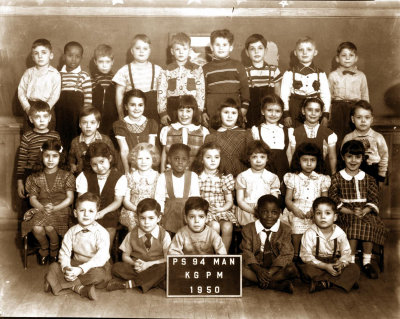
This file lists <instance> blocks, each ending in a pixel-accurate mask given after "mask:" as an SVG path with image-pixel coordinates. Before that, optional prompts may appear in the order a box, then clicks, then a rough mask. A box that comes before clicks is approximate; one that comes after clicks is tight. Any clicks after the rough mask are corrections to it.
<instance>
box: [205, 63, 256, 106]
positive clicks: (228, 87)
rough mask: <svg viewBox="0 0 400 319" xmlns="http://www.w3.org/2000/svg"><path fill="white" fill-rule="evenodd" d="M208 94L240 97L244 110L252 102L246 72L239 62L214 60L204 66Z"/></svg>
mask: <svg viewBox="0 0 400 319" xmlns="http://www.w3.org/2000/svg"><path fill="white" fill-rule="evenodd" d="M203 72H204V77H205V79H206V93H207V94H221V93H223V94H232V95H233V96H235V95H239V96H240V101H241V107H242V108H246V109H247V108H248V106H249V101H250V92H249V85H248V82H247V74H246V70H245V68H244V66H243V64H241V63H240V62H239V61H236V60H232V59H231V58H227V59H222V60H218V59H214V60H212V61H211V62H209V63H207V64H205V65H204V66H203Z"/></svg>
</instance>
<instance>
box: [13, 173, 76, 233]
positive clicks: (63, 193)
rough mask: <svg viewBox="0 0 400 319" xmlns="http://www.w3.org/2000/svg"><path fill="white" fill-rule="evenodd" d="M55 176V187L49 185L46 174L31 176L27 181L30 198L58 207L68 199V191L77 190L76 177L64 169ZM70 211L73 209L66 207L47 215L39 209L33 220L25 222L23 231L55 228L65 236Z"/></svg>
mask: <svg viewBox="0 0 400 319" xmlns="http://www.w3.org/2000/svg"><path fill="white" fill-rule="evenodd" d="M55 174H56V177H55V179H54V183H53V185H49V184H48V182H47V179H46V174H45V173H44V172H40V173H37V174H32V175H30V176H29V177H28V179H27V181H26V190H27V192H28V196H29V197H31V196H36V198H37V200H38V201H39V202H40V203H41V204H42V205H46V204H49V203H52V204H53V205H58V204H59V203H61V202H62V201H63V200H64V199H65V198H67V191H74V190H75V177H74V175H72V174H71V173H70V172H67V171H64V170H62V169H59V170H58V171H57V173H55ZM70 211H71V208H70V207H66V208H63V209H60V210H58V211H55V212H52V213H51V214H46V213H45V212H44V210H39V209H37V210H35V214H34V215H33V217H32V219H30V220H29V221H24V222H23V225H22V226H21V227H22V231H23V233H28V232H30V231H31V230H32V227H33V226H53V227H54V229H55V230H56V232H57V233H58V234H59V235H61V236H63V235H64V234H65V233H66V232H67V230H68V220H69V216H70Z"/></svg>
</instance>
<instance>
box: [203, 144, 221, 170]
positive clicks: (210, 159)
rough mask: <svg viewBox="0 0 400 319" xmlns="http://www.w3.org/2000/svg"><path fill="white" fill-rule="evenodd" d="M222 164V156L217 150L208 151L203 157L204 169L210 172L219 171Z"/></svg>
mask: <svg viewBox="0 0 400 319" xmlns="http://www.w3.org/2000/svg"><path fill="white" fill-rule="evenodd" d="M220 162H221V154H220V152H219V150H217V149H208V150H207V151H205V153H204V155H203V163H204V167H205V168H206V169H208V170H210V171H214V170H217V169H218V167H219V163H220Z"/></svg>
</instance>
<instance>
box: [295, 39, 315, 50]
mask: <svg viewBox="0 0 400 319" xmlns="http://www.w3.org/2000/svg"><path fill="white" fill-rule="evenodd" d="M302 43H311V44H312V45H313V46H314V47H315V48H316V47H317V44H316V42H315V40H314V39H313V38H311V37H309V36H305V37H301V38H300V39H298V40H297V41H296V48H297V47H298V46H299V45H300V44H302Z"/></svg>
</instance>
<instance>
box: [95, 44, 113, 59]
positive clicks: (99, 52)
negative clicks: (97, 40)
mask: <svg viewBox="0 0 400 319" xmlns="http://www.w3.org/2000/svg"><path fill="white" fill-rule="evenodd" d="M102 57H108V58H110V59H114V53H113V49H112V47H111V46H109V45H108V44H99V45H98V46H97V48H96V49H94V59H95V60H97V59H98V58H102Z"/></svg>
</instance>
